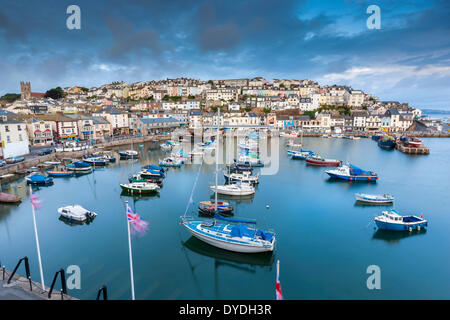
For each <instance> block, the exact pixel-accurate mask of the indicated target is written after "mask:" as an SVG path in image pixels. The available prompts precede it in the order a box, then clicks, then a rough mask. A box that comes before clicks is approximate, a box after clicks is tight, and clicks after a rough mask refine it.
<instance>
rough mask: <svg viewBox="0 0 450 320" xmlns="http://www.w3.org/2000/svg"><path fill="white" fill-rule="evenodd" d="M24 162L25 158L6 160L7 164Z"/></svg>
mask: <svg viewBox="0 0 450 320" xmlns="http://www.w3.org/2000/svg"><path fill="white" fill-rule="evenodd" d="M23 160H25V158H24V157H10V158H6V159H5V161H6V163H17V162H21V161H23Z"/></svg>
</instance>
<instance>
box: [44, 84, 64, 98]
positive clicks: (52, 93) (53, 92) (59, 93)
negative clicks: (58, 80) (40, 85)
mask: <svg viewBox="0 0 450 320" xmlns="http://www.w3.org/2000/svg"><path fill="white" fill-rule="evenodd" d="M66 95H67V93H65V92H64V90H63V89H61V87H56V88H53V89H50V90H47V92H46V93H45V97H46V98H52V99H62V98H64V97H65V96H66Z"/></svg>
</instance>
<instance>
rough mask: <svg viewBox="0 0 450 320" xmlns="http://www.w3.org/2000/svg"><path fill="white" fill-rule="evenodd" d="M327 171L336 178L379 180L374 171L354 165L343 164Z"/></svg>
mask: <svg viewBox="0 0 450 320" xmlns="http://www.w3.org/2000/svg"><path fill="white" fill-rule="evenodd" d="M325 172H326V173H327V174H328V175H329V176H330V177H331V178H335V179H344V180H349V181H373V182H376V181H377V180H378V175H377V174H376V173H375V172H372V171H366V170H362V169H360V168H358V167H356V166H354V165H351V164H350V165H343V166H340V167H339V168H336V169H329V170H325Z"/></svg>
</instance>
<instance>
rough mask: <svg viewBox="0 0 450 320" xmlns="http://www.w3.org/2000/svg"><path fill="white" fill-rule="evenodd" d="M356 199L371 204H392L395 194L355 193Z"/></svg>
mask: <svg viewBox="0 0 450 320" xmlns="http://www.w3.org/2000/svg"><path fill="white" fill-rule="evenodd" d="M355 198H356V201H360V202H364V203H370V204H392V203H393V202H394V196H392V195H389V194H383V195H373V194H365V193H355Z"/></svg>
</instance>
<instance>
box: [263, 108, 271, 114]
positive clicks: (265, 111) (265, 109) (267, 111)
mask: <svg viewBox="0 0 450 320" xmlns="http://www.w3.org/2000/svg"><path fill="white" fill-rule="evenodd" d="M270 111H272V109H270V108H264V113H265V114H268V113H270Z"/></svg>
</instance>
